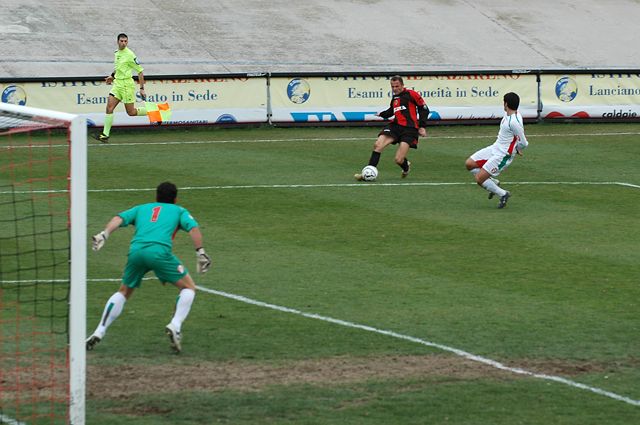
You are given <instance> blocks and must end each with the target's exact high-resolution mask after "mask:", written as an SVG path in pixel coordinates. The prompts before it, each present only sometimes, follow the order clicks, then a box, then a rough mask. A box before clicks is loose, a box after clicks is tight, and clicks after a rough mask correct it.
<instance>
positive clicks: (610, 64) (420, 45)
mask: <svg viewBox="0 0 640 425" xmlns="http://www.w3.org/2000/svg"><path fill="white" fill-rule="evenodd" d="M107 4H108V5H107ZM638 22H640V0H606V1H605V0H600V1H596V0H581V1H575V0H539V1H509V2H507V1H499V0H422V1H420V0H273V1H257V0H219V1H208V0H129V1H112V2H111V1H110V2H98V1H95V0H94V1H84V0H63V1H60V0H51V1H45V0H42V1H35V0H19V1H16V0H11V1H9V0H0V35H1V36H2V42H0V77H44V76H84V75H90V76H95V75H106V74H108V73H109V72H111V68H112V61H113V51H114V50H115V49H116V35H117V34H118V33H119V32H125V33H127V34H128V35H129V42H130V43H129V44H130V47H131V48H132V49H133V50H134V51H135V52H136V53H137V55H138V57H139V59H140V61H141V63H142V64H143V66H144V67H145V73H146V74H148V75H167V74H191V73H221V72H223V73H224V72H264V71H271V72H304V71H338V72H342V71H345V72H350V71H382V72H393V71H411V70H414V71H429V70H469V69H471V70H473V69H512V68H575V67H584V68H638V67H640V49H638V46H639V45H640V31H638V30H637V28H638Z"/></svg>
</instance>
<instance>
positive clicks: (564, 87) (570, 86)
mask: <svg viewBox="0 0 640 425" xmlns="http://www.w3.org/2000/svg"><path fill="white" fill-rule="evenodd" d="M577 95H578V84H576V82H575V81H574V80H573V78H570V77H562V78H560V79H559V80H558V81H557V82H556V96H557V97H558V99H560V100H561V101H563V102H571V101H572V100H573V99H575V98H576V96H577Z"/></svg>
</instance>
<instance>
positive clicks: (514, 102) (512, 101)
mask: <svg viewBox="0 0 640 425" xmlns="http://www.w3.org/2000/svg"><path fill="white" fill-rule="evenodd" d="M503 99H504V102H505V103H506V104H507V107H508V108H509V109H511V110H513V111H517V110H518V106H520V96H518V95H517V94H515V93H514V92H509V93H507V94H505V95H504V98H503Z"/></svg>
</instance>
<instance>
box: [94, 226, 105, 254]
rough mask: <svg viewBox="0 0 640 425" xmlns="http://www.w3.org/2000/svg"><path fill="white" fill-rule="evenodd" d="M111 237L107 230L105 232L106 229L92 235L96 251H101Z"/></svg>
mask: <svg viewBox="0 0 640 425" xmlns="http://www.w3.org/2000/svg"><path fill="white" fill-rule="evenodd" d="M108 238H109V234H108V233H107V232H105V231H104V230H103V231H102V232H100V233H98V234H97V235H95V236H92V237H91V240H92V248H93V250H94V251H100V248H102V247H103V246H104V243H105V242H106V241H107V239H108Z"/></svg>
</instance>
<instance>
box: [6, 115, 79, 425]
mask: <svg viewBox="0 0 640 425" xmlns="http://www.w3.org/2000/svg"><path fill="white" fill-rule="evenodd" d="M86 146H87V128H86V122H85V120H84V119H83V118H81V117H78V116H75V115H69V114H64V113H59V112H53V111H45V110H40V109H35V108H28V107H23V106H15V105H9V104H4V103H0V424H16V425H17V424H20V425H22V424H29V425H31V424H67V423H71V424H84V400H85V399H84V391H85V390H84V386H85V368H86V367H85V352H84V338H85V334H86V319H85V315H86V313H85V306H86V289H85V281H86V185H87V183H86V180H87V173H86Z"/></svg>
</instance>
